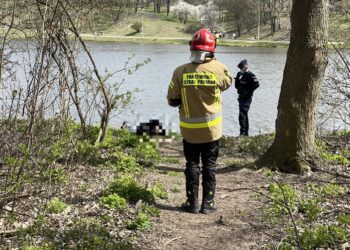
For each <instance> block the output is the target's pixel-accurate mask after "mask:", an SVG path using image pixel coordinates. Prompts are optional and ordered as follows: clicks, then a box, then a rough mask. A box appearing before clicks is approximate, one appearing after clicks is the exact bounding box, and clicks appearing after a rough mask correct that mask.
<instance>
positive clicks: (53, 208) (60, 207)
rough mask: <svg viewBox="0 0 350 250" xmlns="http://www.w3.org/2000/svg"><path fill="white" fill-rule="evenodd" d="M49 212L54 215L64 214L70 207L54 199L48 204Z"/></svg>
mask: <svg viewBox="0 0 350 250" xmlns="http://www.w3.org/2000/svg"><path fill="white" fill-rule="evenodd" d="M46 206H47V210H48V211H49V212H50V213H53V214H59V213H62V212H63V211H64V210H65V209H66V208H67V207H68V205H67V204H66V203H64V202H63V201H61V200H60V199H58V198H53V199H51V200H50V201H49V202H48V203H47V205H46Z"/></svg>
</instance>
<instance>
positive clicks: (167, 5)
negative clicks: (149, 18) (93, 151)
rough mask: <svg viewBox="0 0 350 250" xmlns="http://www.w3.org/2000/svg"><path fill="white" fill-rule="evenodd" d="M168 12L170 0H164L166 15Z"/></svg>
mask: <svg viewBox="0 0 350 250" xmlns="http://www.w3.org/2000/svg"><path fill="white" fill-rule="evenodd" d="M169 13H170V0H167V1H166V15H167V16H169Z"/></svg>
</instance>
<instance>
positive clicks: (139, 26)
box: [131, 21, 142, 33]
mask: <svg viewBox="0 0 350 250" xmlns="http://www.w3.org/2000/svg"><path fill="white" fill-rule="evenodd" d="M131 28H132V29H133V30H135V31H136V32H137V33H140V32H141V31H142V22H140V21H136V22H134V23H133V24H132V25H131Z"/></svg>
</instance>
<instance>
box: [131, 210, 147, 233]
mask: <svg viewBox="0 0 350 250" xmlns="http://www.w3.org/2000/svg"><path fill="white" fill-rule="evenodd" d="M151 226H152V224H151V222H150V220H149V217H148V215H147V214H146V213H144V212H138V213H137V215H136V217H135V219H134V220H129V221H127V228H128V229H130V230H141V231H143V230H148V229H150V228H151Z"/></svg>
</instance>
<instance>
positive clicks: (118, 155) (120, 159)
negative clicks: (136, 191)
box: [111, 151, 140, 172]
mask: <svg viewBox="0 0 350 250" xmlns="http://www.w3.org/2000/svg"><path fill="white" fill-rule="evenodd" d="M112 156H113V158H114V159H113V160H112V162H111V164H112V165H113V167H114V168H115V169H116V170H118V171H123V172H135V171H137V170H138V169H139V168H140V166H139V165H138V164H137V162H136V159H135V158H134V157H133V156H130V155H127V154H126V153H123V152H120V151H117V152H114V153H113V154H112Z"/></svg>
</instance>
